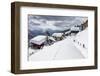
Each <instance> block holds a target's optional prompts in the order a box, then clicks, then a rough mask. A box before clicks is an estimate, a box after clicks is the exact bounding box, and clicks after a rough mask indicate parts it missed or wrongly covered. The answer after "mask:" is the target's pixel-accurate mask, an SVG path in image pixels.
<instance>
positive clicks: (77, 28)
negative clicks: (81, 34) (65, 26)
mask: <svg viewBox="0 0 100 76" xmlns="http://www.w3.org/2000/svg"><path fill="white" fill-rule="evenodd" d="M71 30H72V31H79V30H80V28H79V27H72V28H71Z"/></svg>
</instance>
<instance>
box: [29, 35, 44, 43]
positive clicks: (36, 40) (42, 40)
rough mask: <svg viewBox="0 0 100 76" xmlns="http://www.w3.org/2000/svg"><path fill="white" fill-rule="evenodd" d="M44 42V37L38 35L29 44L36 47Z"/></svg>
mask: <svg viewBox="0 0 100 76" xmlns="http://www.w3.org/2000/svg"><path fill="white" fill-rule="evenodd" d="M45 40H46V36H44V35H39V36H36V37H34V38H32V39H31V40H30V42H31V43H35V44H38V45H41V44H42V43H43V42H45Z"/></svg>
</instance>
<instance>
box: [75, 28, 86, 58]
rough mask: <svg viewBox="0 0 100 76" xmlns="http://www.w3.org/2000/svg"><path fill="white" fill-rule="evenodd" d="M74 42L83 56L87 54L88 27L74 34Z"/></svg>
mask: <svg viewBox="0 0 100 76" xmlns="http://www.w3.org/2000/svg"><path fill="white" fill-rule="evenodd" d="M74 44H75V46H76V47H77V48H78V49H79V50H80V52H81V53H82V54H83V55H84V56H85V57H87V56H88V28H86V29H85V30H83V31H82V32H79V33H78V34H77V35H76V37H75V42H74Z"/></svg>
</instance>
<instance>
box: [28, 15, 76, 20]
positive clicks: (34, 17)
mask: <svg viewBox="0 0 100 76" xmlns="http://www.w3.org/2000/svg"><path fill="white" fill-rule="evenodd" d="M29 18H31V19H45V20H50V21H64V20H67V21H71V20H74V19H75V17H74V16H52V15H51V16H50V15H29Z"/></svg>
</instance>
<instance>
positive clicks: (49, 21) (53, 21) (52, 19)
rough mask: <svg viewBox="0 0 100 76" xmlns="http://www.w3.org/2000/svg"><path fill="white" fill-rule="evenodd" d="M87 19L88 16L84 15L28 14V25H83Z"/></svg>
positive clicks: (48, 26) (44, 26)
mask: <svg viewBox="0 0 100 76" xmlns="http://www.w3.org/2000/svg"><path fill="white" fill-rule="evenodd" d="M86 20H88V17H82V16H52V15H28V25H29V28H30V29H35V28H34V27H41V28H56V27H62V28H63V27H67V26H68V27H71V26H74V25H81V24H82V23H83V22H85V21H86ZM37 25H38V26H37ZM50 26H51V27H50ZM32 27H33V28H32Z"/></svg>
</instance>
